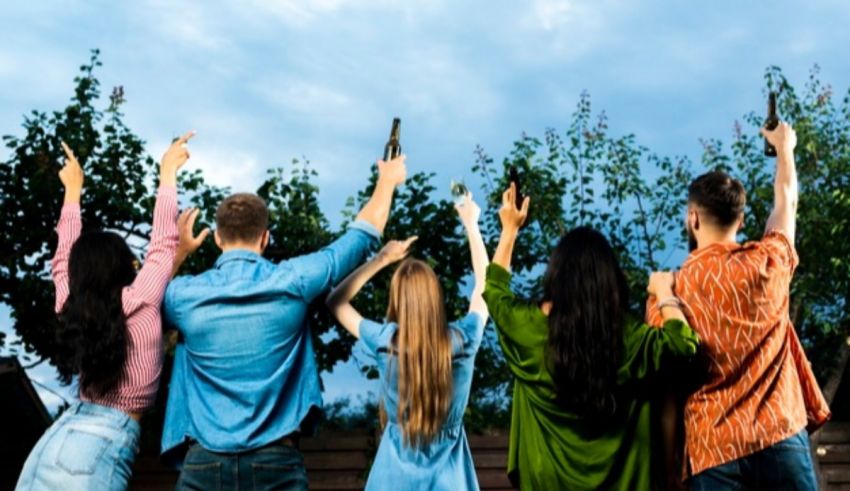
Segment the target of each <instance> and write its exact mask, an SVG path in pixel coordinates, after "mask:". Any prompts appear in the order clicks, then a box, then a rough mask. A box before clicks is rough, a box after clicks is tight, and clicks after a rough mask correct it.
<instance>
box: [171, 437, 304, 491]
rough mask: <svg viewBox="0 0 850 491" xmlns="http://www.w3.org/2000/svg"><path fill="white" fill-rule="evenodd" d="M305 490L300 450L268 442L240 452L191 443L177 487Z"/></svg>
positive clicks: (195, 490)
mask: <svg viewBox="0 0 850 491" xmlns="http://www.w3.org/2000/svg"><path fill="white" fill-rule="evenodd" d="M230 489H238V490H240V491H251V490H253V491H271V490H275V491H290V490H291V491H302V490H303V491H306V490H307V472H306V471H305V470H304V457H303V456H302V455H301V452H299V451H298V450H296V449H295V448H292V447H290V446H287V445H269V446H267V447H263V448H260V449H257V450H253V451H250V452H243V453H238V454H228V453H214V452H210V451H208V450H205V449H204V448H203V447H201V446H200V445H198V444H194V445H192V446H191V447H189V452H188V453H187V454H186V459H185V460H184V461H183V470H182V471H181V472H180V480H179V481H177V490H178V491H190V490H191V491H221V490H230Z"/></svg>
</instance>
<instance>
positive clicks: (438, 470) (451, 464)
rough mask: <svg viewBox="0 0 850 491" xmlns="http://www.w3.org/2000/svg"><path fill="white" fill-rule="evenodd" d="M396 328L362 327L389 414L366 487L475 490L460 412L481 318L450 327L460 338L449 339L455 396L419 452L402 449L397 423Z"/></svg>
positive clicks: (478, 342)
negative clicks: (392, 353) (391, 349)
mask: <svg viewBox="0 0 850 491" xmlns="http://www.w3.org/2000/svg"><path fill="white" fill-rule="evenodd" d="M397 327H398V326H396V325H395V324H394V323H383V324H380V323H377V322H373V321H370V320H363V322H362V323H361V324H360V339H361V340H362V341H363V344H364V345H365V347H366V351H367V352H368V353H369V354H370V355H371V356H372V357H374V359H375V361H376V362H377V365H378V371H379V373H380V376H381V380H382V381H383V383H382V389H381V397H382V400H383V402H384V405H385V408H386V411H387V426H386V428H385V429H384V434H383V436H382V437H381V442H380V445H379V446H378V453H377V455H376V456H375V461H374V463H373V464H372V470H371V472H370V473H369V479H368V481H367V483H366V489H367V490H383V489H404V490H452V491H460V490H477V489H478V479H477V477H476V475H475V465H474V464H473V461H472V453H471V452H470V451H469V443H468V442H467V439H466V432H465V431H464V429H463V413H464V411H465V410H466V404H467V402H469V388H470V386H471V385H472V372H473V369H474V365H475V354H476V353H477V352H478V348H479V346H481V338H482V336H483V334H484V320H483V319H482V318H481V316H479V315H478V314H475V313H469V314H467V316H466V317H464V318H463V319H462V320H460V321H457V322H454V323H452V324H451V326H450V327H451V328H452V329H453V330H454V332H455V334H458V335H456V336H453V339H454V340H455V342H454V346H453V363H452V366H453V373H454V397H453V398H452V403H451V405H450V406H449V411H448V414H447V417H446V421H445V423H444V424H443V429H442V430H441V431H440V433H439V434H438V435H437V437H436V438H435V439H434V441H432V442H431V443H429V444H428V445H426V446H425V447H422V448H410V447H407V446H405V445H404V440H403V437H402V432H401V427H400V426H399V425H398V416H397V409H398V405H397V404H398V390H397V389H398V378H397V377H398V374H397V372H396V370H395V369H394V368H390V370H389V372H388V365H387V362H388V361H389V360H388V358H389V357H388V354H389V353H388V346H390V343H391V341H392V338H393V335H394V334H395V331H396V329H397Z"/></svg>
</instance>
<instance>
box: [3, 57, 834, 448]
mask: <svg viewBox="0 0 850 491" xmlns="http://www.w3.org/2000/svg"><path fill="white" fill-rule="evenodd" d="M99 65H100V62H99V61H98V52H97V51H94V52H93V53H92V57H91V59H90V60H89V62H88V63H87V64H86V65H83V66H82V67H81V70H80V75H79V76H78V77H77V78H76V79H75V83H76V88H75V92H74V96H73V97H72V99H71V101H70V103H69V105H68V106H67V107H66V108H65V109H63V110H60V111H54V112H51V113H43V112H38V111H33V112H32V113H31V114H29V115H27V116H26V117H25V118H24V123H23V130H24V131H23V135H22V136H20V137H16V136H7V137H4V141H5V144H6V146H7V148H8V149H10V151H11V156H10V157H9V159H8V160H7V161H5V162H2V163H0V234H2V236H3V237H4V239H5V240H4V241H3V242H2V243H0V302H3V303H4V304H6V305H9V306H10V307H11V310H12V319H13V322H14V326H13V327H14V330H15V332H17V333H18V334H19V335H20V337H21V338H22V344H23V346H22V347H18V346H13V347H11V350H12V351H13V352H20V353H21V355H22V356H27V354H34V355H36V356H38V357H43V358H47V359H49V358H50V356H51V354H52V350H53V334H52V333H53V332H54V330H55V327H56V325H55V316H54V315H53V287H52V284H51V282H50V275H49V259H50V257H51V256H52V254H53V251H54V250H55V246H56V243H55V241H56V239H55V234H54V233H53V229H54V227H55V223H56V219H57V217H58V216H59V210H60V207H61V184H60V182H59V179H58V177H57V172H58V170H59V168H60V167H61V162H62V150H61V148H60V147H59V142H60V140H64V141H66V142H67V143H68V144H69V145H70V146H71V147H72V148H74V149H75V151H76V153H77V155H78V156H79V157H80V161H81V164H82V165H83V167H84V170H85V172H86V191H85V193H84V194H83V203H82V209H83V222H84V227H85V228H86V229H93V228H106V229H110V230H115V231H118V232H119V233H122V234H123V235H124V236H125V237H126V238H127V239H128V241H129V242H130V243H131V244H132V246H133V247H134V248H135V249H136V250H138V251H143V250H144V247H145V245H146V243H147V236H148V233H149V225H148V223H149V222H150V217H151V215H152V207H153V202H154V191H155V189H156V187H155V183H156V175H157V165H156V161H155V160H154V159H153V158H152V157H150V156H149V155H148V154H147V153H145V149H144V141H142V140H141V139H140V138H139V137H138V136H136V135H135V134H134V133H133V132H132V131H130V129H129V128H127V127H126V126H125V124H124V122H123V114H122V113H121V107H122V105H123V103H124V102H125V100H124V93H123V90H122V89H121V88H120V87H118V88H116V89H115V90H114V91H113V92H112V94H111V96H110V97H109V99H108V101H107V104H106V105H105V106H104V107H101V106H99V105H98V104H99V103H100V96H101V92H100V86H99V83H98V81H97V79H96V78H95V76H94V71H95V69H96V68H97V67H98V66H99ZM766 85H767V87H781V88H782V94H781V96H780V99H779V110H780V114H781V115H782V116H783V117H784V119H786V120H788V121H790V122H791V123H792V124H793V125H794V126H795V128H796V130H797V134H798V137H799V144H798V151H797V162H798V169H799V174H800V190H801V196H800V211H799V222H798V223H799V225H798V233H797V244H798V250H799V252H800V256H801V265H800V268H799V270H798V272H797V276H796V280H795V282H794V284H793V302H792V316H793V318H794V321H795V325H796V326H797V328H798V329H799V330H800V332H801V334H802V338H803V340H804V342H805V343H806V346H807V347H808V348H810V355H811V356H812V360H813V361H814V364H815V367H816V369H817V370H818V372H819V373H820V374H825V373H827V372H828V371H829V368H830V367H831V363H833V360H834V355H833V350H832V349H831V348H833V347H835V346H836V345H837V342H836V340H837V338H838V337H839V336H846V335H847V334H848V333H850V325H849V324H850V320H849V319H850V316H849V315H848V311H850V301H848V300H850V298H848V296H850V285H848V282H850V263H848V259H847V258H848V257H850V250H848V248H850V245H848V244H850V241H847V240H846V239H845V237H847V235H848V233H850V223H848V222H849V221H850V191H849V190H848V189H850V186H848V184H850V183H848V179H850V95H848V96H845V97H844V99H842V100H841V101H836V100H835V99H834V97H833V93H832V89H831V88H830V87H829V86H823V85H822V84H821V83H820V82H819V80H818V79H817V70H814V71H813V72H812V76H811V78H810V80H809V82H808V84H806V86H805V88H804V89H803V92H802V93H801V94H799V95H798V94H797V93H796V92H795V90H794V88H793V87H791V85H790V84H789V83H788V82H787V80H786V79H785V78H784V77H783V76H782V73H781V71H780V70H779V69H778V68H775V67H771V68H769V69H768V70H767V72H766ZM761 119H762V118H761V115H760V114H757V113H749V114H747V115H746V116H745V117H744V121H745V122H746V124H747V125H748V126H747V129H746V130H745V129H744V128H743V126H742V125H741V124H739V123H736V124H735V133H734V138H733V140H732V142H731V145H730V146H729V150H725V149H724V147H723V143H722V142H721V141H719V140H705V141H703V147H704V149H703V154H702V158H701V162H700V164H699V166H695V165H694V164H692V163H691V162H690V161H689V160H688V159H687V158H684V157H675V158H670V157H666V156H659V155H657V154H654V153H652V152H650V151H649V149H647V148H645V147H643V146H641V145H639V144H638V143H637V142H636V139H635V137H634V135H625V136H615V135H611V134H610V133H609V130H608V123H607V117H606V116H605V113H604V112H602V113H598V114H594V112H593V111H592V108H591V102H590V97H589V95H588V94H586V93H584V94H582V95H581V97H580V99H579V103H578V105H577V108H576V111H575V112H574V113H573V114H572V116H571V117H570V119H569V122H568V125H567V128H566V130H565V131H563V132H562V133H559V132H557V131H555V130H553V129H547V130H546V131H545V132H544V133H543V135H542V137H541V138H536V137H533V136H529V135H526V134H523V135H521V136H520V138H519V139H518V140H517V141H516V142H514V145H513V148H512V150H511V151H510V152H509V154H508V155H507V156H505V157H504V158H503V159H502V160H501V161H500V163H498V164H496V163H495V160H494V159H493V158H492V157H490V156H489V155H488V154H487V153H486V151H485V150H484V149H483V148H481V147H478V148H476V157H477V158H476V162H475V164H474V165H473V166H472V168H471V171H472V172H474V173H476V174H477V175H478V176H479V177H480V178H481V180H482V181H483V182H484V184H485V190H484V191H485V192H484V193H476V195H477V196H478V197H479V202H481V203H482V208H484V210H483V213H482V217H483V226H482V230H483V233H484V236H485V240H486V241H487V242H488V245H489V247H490V250H491V251H492V250H493V249H494V248H495V244H496V241H497V238H498V234H499V225H498V217H497V209H498V206H499V203H500V202H501V192H502V190H503V189H505V187H507V184H508V182H507V169H508V168H509V166H511V165H513V166H516V167H517V168H518V170H519V172H520V174H521V175H522V177H523V188H524V192H525V193H526V194H528V195H530V196H531V197H532V210H531V218H530V222H529V224H528V226H527V227H526V228H525V229H524V230H523V232H522V233H521V234H520V237H519V242H518V246H517V248H516V257H515V262H514V268H515V270H516V271H518V272H519V273H520V274H519V275H518V279H517V285H518V287H520V288H521V290H522V291H523V293H524V294H526V295H527V296H529V297H531V298H535V297H536V296H538V295H539V293H540V283H539V277H540V273H541V272H542V270H543V268H544V266H545V263H546V261H547V259H548V256H549V251H550V249H551V247H552V246H553V245H554V243H555V242H556V241H557V240H558V238H559V237H560V236H561V235H562V234H563V233H564V232H565V231H566V230H568V229H570V228H572V227H575V226H577V225H581V224H585V225H591V226H593V227H595V228H597V229H599V230H600V231H602V232H603V233H605V234H606V235H607V236H608V237H609V238H610V240H611V241H612V243H613V245H614V247H615V248H616V250H617V252H618V254H619V257H620V259H621V261H622V264H623V266H624V269H625V271H626V273H627V275H628V279H629V285H630V289H631V292H632V300H633V305H634V308H635V311H636V312H641V311H642V301H643V300H644V298H645V293H644V290H645V283H646V278H647V273H648V271H650V270H652V269H658V268H673V267H676V266H677V264H674V263H673V262H672V261H671V258H672V257H673V256H674V255H675V254H676V253H677V252H678V253H679V254H678V256H679V257H682V256H683V255H684V252H685V242H684V240H683V234H682V228H683V214H684V206H685V198H686V187H687V184H688V182H689V181H690V180H691V178H692V177H693V176H694V175H695V174H696V173H698V172H699V173H701V172H703V171H704V170H707V169H710V168H715V167H722V168H726V169H729V170H731V171H732V172H733V173H734V174H735V175H736V176H738V177H739V178H740V179H741V180H742V181H743V182H744V184H745V186H746V187H747V191H748V196H749V204H748V210H747V223H746V228H745V230H744V231H743V236H744V237H745V238H758V237H759V236H760V235H761V233H762V228H763V226H764V223H765V221H766V219H767V215H768V213H769V212H770V209H771V206H772V196H773V193H772V179H773V162H772V161H769V160H766V159H765V158H764V157H763V156H762V153H761V149H762V140H761V138H760V137H759V136H758V133H757V128H758V126H760V124H761ZM694 167H698V168H697V169H694ZM315 177H316V172H315V170H314V169H313V168H312V167H311V166H310V163H309V161H307V160H306V159H304V160H293V161H291V162H290V164H289V165H288V166H286V167H285V168H275V169H272V170H270V171H269V173H268V176H267V178H266V180H265V182H263V184H262V185H261V186H260V188H259V189H258V191H257V192H258V194H259V195H260V196H262V197H263V198H264V199H265V200H266V201H267V203H268V205H269V210H270V215H271V216H270V232H271V239H272V240H271V245H270V248H269V250H268V254H267V255H268V257H269V258H270V259H271V260H273V261H280V260H283V259H286V258H288V257H292V256H296V255H300V254H303V253H306V252H312V251H315V250H317V249H318V248H320V247H321V246H323V245H325V244H328V243H329V242H331V241H332V240H333V239H334V238H336V237H338V236H339V235H340V234H341V232H342V229H340V230H333V229H332V228H331V227H330V225H329V221H328V219H327V217H326V216H325V215H324V213H323V212H322V210H321V208H320V206H319V189H318V187H317V186H316V184H315ZM375 179H376V175H375V172H374V169H373V172H372V175H371V178H370V180H369V182H368V183H367V185H366V187H365V188H364V189H363V190H362V191H360V192H359V193H358V194H357V195H356V196H354V197H352V198H351V199H350V200H349V204H348V206H347V207H346V210H345V211H344V217H345V219H346V221H347V222H350V221H351V220H352V219H353V218H354V216H355V213H356V211H357V210H358V209H359V208H360V206H362V204H363V203H364V202H365V201H366V199H368V197H369V196H370V195H371V192H372V189H373V188H374V184H375ZM434 180H435V176H434V174H429V173H421V172H420V173H415V174H413V175H411V176H410V177H409V178H408V181H407V183H406V184H405V186H403V187H402V188H401V189H400V190H399V192H398V193H397V195H396V198H395V202H394V207H393V212H392V215H391V218H390V221H389V223H388V224H387V227H386V230H385V236H386V237H387V238H405V237H408V236H411V235H418V236H419V240H418V241H417V242H416V243H415V247H414V251H413V255H414V256H416V257H419V258H421V259H424V260H426V261H427V262H428V263H429V264H431V265H432V266H433V267H434V269H435V271H436V272H437V274H438V275H439V277H440V278H441V281H442V286H443V289H444V292H445V297H446V302H447V310H448V313H449V316H450V317H451V318H453V319H457V318H459V317H462V316H463V314H464V313H465V312H466V310H467V308H468V298H466V297H465V295H462V293H465V292H468V291H469V290H470V288H469V285H465V284H464V282H465V281H467V280H468V277H469V271H470V265H469V252H468V245H467V244H466V240H465V238H464V236H463V233H462V228H461V226H460V222H459V220H458V219H457V216H456V212H455V211H454V209H453V204H452V202H451V201H450V200H449V199H448V195H449V193H448V189H445V190H443V189H438V188H437V186H435V184H434ZM180 187H181V195H182V199H183V201H184V202H187V201H188V204H190V205H191V206H195V207H198V208H199V209H200V210H201V215H200V218H199V222H200V226H210V225H211V224H213V223H214V221H215V216H214V215H215V208H216V206H217V204H218V203H219V202H220V201H221V199H223V198H224V197H225V196H226V195H227V194H228V193H229V190H228V189H227V188H217V187H214V186H210V185H208V184H206V183H205V182H204V179H203V176H202V174H201V172H200V171H195V172H191V173H184V174H183V175H182V176H181V182H180ZM440 196H444V197H445V198H440ZM481 197H483V199H481ZM344 225H345V224H343V227H344ZM218 253H219V251H218V250H217V248H216V247H215V245H214V244H213V242H212V240H209V241H207V243H206V244H205V245H204V246H202V248H201V249H200V250H199V251H198V253H196V254H195V255H194V256H192V257H191V258H190V260H189V261H188V262H187V263H186V264H185V265H184V266H183V270H182V273H198V272H201V271H203V270H206V269H208V268H209V267H211V266H212V264H213V263H214V261H215V259H216V257H217V256H218ZM391 274H392V271H390V270H388V271H384V272H382V274H380V275H379V276H378V277H377V278H376V279H375V280H374V281H372V282H371V283H370V284H369V285H367V286H366V287H365V288H364V290H363V292H362V293H361V294H360V295H358V297H357V298H356V299H355V304H356V306H357V307H358V308H359V309H360V310H361V312H362V313H363V314H364V315H366V316H367V317H370V318H374V319H381V318H383V316H384V314H385V310H386V306H387V291H388V284H389V279H390V276H391ZM323 303H324V299H317V301H316V304H315V305H314V306H313V308H312V309H311V314H310V315H311V316H312V327H313V336H314V341H315V347H316V353H317V358H318V361H319V366H320V369H321V370H322V371H323V372H327V371H331V370H332V369H333V367H334V366H335V365H336V364H337V363H339V362H340V361H345V360H348V359H349V358H350V357H351V354H352V346H353V344H354V338H352V337H351V336H350V335H349V334H348V333H346V332H344V331H343V330H342V329H340V328H338V327H336V326H335V323H334V322H333V320H332V319H331V318H330V316H329V314H328V313H327V311H326V309H324V307H323ZM2 343H3V339H2V338H0V347H2V346H3V344H2ZM19 348H22V349H19ZM358 362H360V366H361V370H362V371H363V372H364V374H365V375H366V376H368V377H372V378H374V377H375V376H376V375H377V374H376V372H375V370H374V367H373V366H371V365H370V363H369V361H364V360H358ZM164 373H165V376H167V374H168V373H169V367H168V366H166V369H165V372H164ZM508 389H509V373H508V370H507V368H506V367H505V364H504V359H503V357H502V356H501V352H500V348H499V347H498V343H497V341H496V338H495V334H494V331H493V329H492V326H490V327H488V329H487V332H486V334H485V340H484V343H483V346H482V349H481V351H480V352H479V354H478V358H477V363H476V370H475V375H474V381H473V390H472V393H471V395H470V406H469V409H468V411H467V415H466V420H467V425H468V428H469V429H470V431H474V432H480V431H487V430H488V429H490V428H503V427H506V426H507V425H508V421H509V419H508V418H509V415H508V412H507V409H508V407H507V401H509V397H506V396H507V395H508ZM163 401H164V397H162V395H161V397H160V402H159V406H158V407H159V409H158V410H157V411H155V412H154V413H153V415H152V419H153V420H154V422H156V420H159V419H160V418H161V406H162V404H163ZM344 404H345V403H344V402H340V403H334V404H332V405H330V407H329V413H330V418H329V420H328V423H327V425H328V427H330V428H337V427H339V428H340V429H344V428H346V427H350V426H352V425H355V426H358V427H359V425H360V424H366V423H367V422H368V421H369V419H368V418H371V417H372V416H371V414H372V410H371V409H370V408H372V406H369V405H367V406H368V407H366V409H364V411H365V412H364V413H363V414H360V413H357V414H355V413H356V411H355V412H351V411H349V410H347V409H346V408H345V407H344ZM147 427H154V428H158V427H159V424H148V425H147ZM157 440H158V439H157V436H156V435H154V434H147V436H146V441H147V442H148V443H146V444H145V446H149V447H151V448H156V443H157Z"/></svg>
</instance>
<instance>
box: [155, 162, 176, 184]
mask: <svg viewBox="0 0 850 491" xmlns="http://www.w3.org/2000/svg"><path fill="white" fill-rule="evenodd" d="M159 185H160V186H177V171H176V170H174V169H171V168H168V167H161V168H160V170H159Z"/></svg>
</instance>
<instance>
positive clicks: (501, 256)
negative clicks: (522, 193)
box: [493, 183, 531, 271]
mask: <svg viewBox="0 0 850 491" xmlns="http://www.w3.org/2000/svg"><path fill="white" fill-rule="evenodd" d="M515 203H516V187H515V185H514V183H511V187H509V188H508V189H506V190H505V192H504V193H502V208H501V209H500V210H499V220H500V221H501V222H502V235H501V236H500V237H499V245H498V246H497V247H496V252H495V254H493V263H495V264H498V265H499V266H501V267H502V268H504V269H505V270H506V271H510V270H511V256H513V253H514V243H515V242H516V238H517V234H518V233H519V228H520V227H521V226H522V224H523V223H525V219H526V218H527V217H528V206H529V204H530V203H531V198H529V197H528V196H526V197H525V199H524V200H523V202H522V209H517V207H516V204H515Z"/></svg>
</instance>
